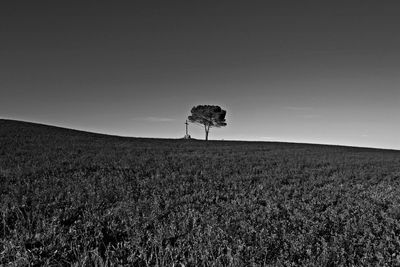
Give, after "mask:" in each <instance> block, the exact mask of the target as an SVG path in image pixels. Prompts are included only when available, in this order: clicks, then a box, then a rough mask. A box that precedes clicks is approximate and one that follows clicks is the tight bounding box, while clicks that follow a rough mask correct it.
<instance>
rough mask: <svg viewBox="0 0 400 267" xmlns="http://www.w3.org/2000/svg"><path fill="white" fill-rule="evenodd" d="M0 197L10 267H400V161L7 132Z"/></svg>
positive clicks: (55, 131)
mask: <svg viewBox="0 0 400 267" xmlns="http://www.w3.org/2000/svg"><path fill="white" fill-rule="evenodd" d="M0 194H1V198H0V199H1V203H0V204H1V206H0V207H1V213H0V220H1V221H0V265H8V264H11V265H12V264H14V265H16V266H24V265H28V264H31V265H32V266H42V265H46V264H47V265H53V266H59V265H65V266H69V265H75V266H93V265H96V264H97V265H100V266H101V265H117V264H122V265H131V266H148V265H150V266H155V265H158V266H172V265H173V264H175V266H252V265H256V266H257V265H261V266H263V265H273V266H276V265H278V266H279V265H281V266H298V265H306V266H337V265H364V266H368V265H371V266H385V265H386V266H399V265H400V151H390V150H376V149H365V148H352V147H338V146H322V145H306V144H287V143H269V142H222V141H219V142H217V141H210V142H204V141H196V140H167V139H165V140H162V139H140V138H123V137H114V136H106V135H99V134H91V133H85V132H79V131H73V130H68V129H62V128H56V127H49V126H43V125H37V124H30V123H23V122H16V121H9V120H0Z"/></svg>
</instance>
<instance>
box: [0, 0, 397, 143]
mask: <svg viewBox="0 0 400 267" xmlns="http://www.w3.org/2000/svg"><path fill="white" fill-rule="evenodd" d="M399 14H400V4H396V1H377V0H376V1H368V0H362V1H361V0H360V1H351V0H347V1H329V2H328V1H298V0H297V1H282V0H279V1H241V2H237V1H216V0H214V1H187V0H186V1H165V0H163V1H150V0H146V1H18V0H16V1H2V2H1V3H0V93H1V95H0V116H1V117H3V118H11V119H19V120H27V121H35V122H41V123H47V124H54V125H59V126H65V127H72V128H77V129H83V130H89V131H96V132H102V133H110V134H118V135H127V136H143V137H167V138H178V137H181V136H183V135H184V124H183V123H184V121H185V119H186V117H187V115H189V111H190V109H191V107H192V106H194V105H197V104H217V105H220V106H221V107H223V108H225V109H226V110H227V123H228V126H227V127H225V128H221V129H215V130H211V133H210V138H211V139H226V140H227V139H241V140H268V141H269V140H274V141H293V142H312V143H329V144H343V145H357V146H370V147H385V148H396V149H400V137H399V135H398V133H399V132H400V126H399V123H398V122H399V119H398V118H399V115H400V105H399V104H400V86H399V85H400V30H399V29H400V28H399V25H400V16H399ZM190 131H191V132H190V133H191V134H192V136H193V137H196V138H203V132H202V129H200V128H198V127H196V126H194V125H193V126H191V128H190Z"/></svg>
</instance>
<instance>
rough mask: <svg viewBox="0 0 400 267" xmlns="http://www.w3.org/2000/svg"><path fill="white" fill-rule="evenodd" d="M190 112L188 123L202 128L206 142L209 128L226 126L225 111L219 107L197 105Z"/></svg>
mask: <svg viewBox="0 0 400 267" xmlns="http://www.w3.org/2000/svg"><path fill="white" fill-rule="evenodd" d="M190 112H191V113H192V115H190V116H189V117H188V119H189V121H190V122H192V123H197V124H200V125H202V126H204V130H205V133H206V141H207V140H208V133H209V132H210V128H211V127H222V126H226V122H225V116H226V110H223V109H222V108H221V107H219V106H211V105H198V106H196V107H193V108H192V110H191V111H190Z"/></svg>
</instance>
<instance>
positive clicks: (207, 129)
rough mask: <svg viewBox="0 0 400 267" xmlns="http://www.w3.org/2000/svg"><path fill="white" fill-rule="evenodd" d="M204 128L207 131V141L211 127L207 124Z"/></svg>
mask: <svg viewBox="0 0 400 267" xmlns="http://www.w3.org/2000/svg"><path fill="white" fill-rule="evenodd" d="M204 130H205V131H206V141H208V132H209V131H210V127H207V125H204Z"/></svg>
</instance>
